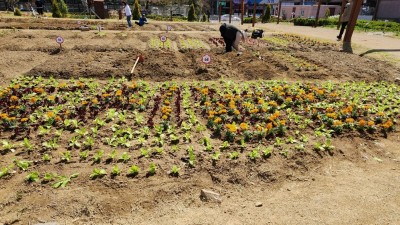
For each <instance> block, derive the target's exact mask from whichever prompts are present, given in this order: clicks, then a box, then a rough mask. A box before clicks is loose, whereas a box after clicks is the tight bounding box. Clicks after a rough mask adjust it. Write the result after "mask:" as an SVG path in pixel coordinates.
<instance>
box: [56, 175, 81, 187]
mask: <svg viewBox="0 0 400 225" xmlns="http://www.w3.org/2000/svg"><path fill="white" fill-rule="evenodd" d="M78 176H79V173H74V174H72V175H71V176H69V177H67V176H56V178H55V179H56V180H57V181H56V182H55V183H53V184H52V185H51V186H52V187H53V188H60V187H62V188H64V187H66V186H67V185H68V183H69V182H71V180H72V179H74V178H77V177H78Z"/></svg>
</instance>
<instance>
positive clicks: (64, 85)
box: [58, 82, 67, 88]
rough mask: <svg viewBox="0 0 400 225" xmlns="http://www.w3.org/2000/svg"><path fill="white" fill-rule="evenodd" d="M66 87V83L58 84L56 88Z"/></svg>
mask: <svg viewBox="0 0 400 225" xmlns="http://www.w3.org/2000/svg"><path fill="white" fill-rule="evenodd" d="M66 86H67V84H66V83H64V82H63V83H60V84H58V87H59V88H65V87H66Z"/></svg>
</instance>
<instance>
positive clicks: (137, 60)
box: [131, 42, 164, 74]
mask: <svg viewBox="0 0 400 225" xmlns="http://www.w3.org/2000/svg"><path fill="white" fill-rule="evenodd" d="M163 43H164V42H163ZM139 59H140V57H137V59H136V62H135V65H133V67H132V69H131V74H132V73H133V71H134V70H135V67H136V65H137V63H138V62H139Z"/></svg>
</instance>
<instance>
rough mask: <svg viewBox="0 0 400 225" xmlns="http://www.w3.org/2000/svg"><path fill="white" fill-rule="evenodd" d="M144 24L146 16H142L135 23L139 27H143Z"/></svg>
mask: <svg viewBox="0 0 400 225" xmlns="http://www.w3.org/2000/svg"><path fill="white" fill-rule="evenodd" d="M145 23H147V19H146V15H145V14H142V17H140V18H139V22H136V21H135V24H137V25H139V26H143V25H144V24H145Z"/></svg>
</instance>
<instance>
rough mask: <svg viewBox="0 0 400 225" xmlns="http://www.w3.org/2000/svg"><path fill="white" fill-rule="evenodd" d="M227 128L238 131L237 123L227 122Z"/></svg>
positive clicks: (233, 131)
mask: <svg viewBox="0 0 400 225" xmlns="http://www.w3.org/2000/svg"><path fill="white" fill-rule="evenodd" d="M225 126H226V128H228V130H229V131H230V132H232V133H235V132H236V131H237V127H236V125H235V124H226V125H225Z"/></svg>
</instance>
